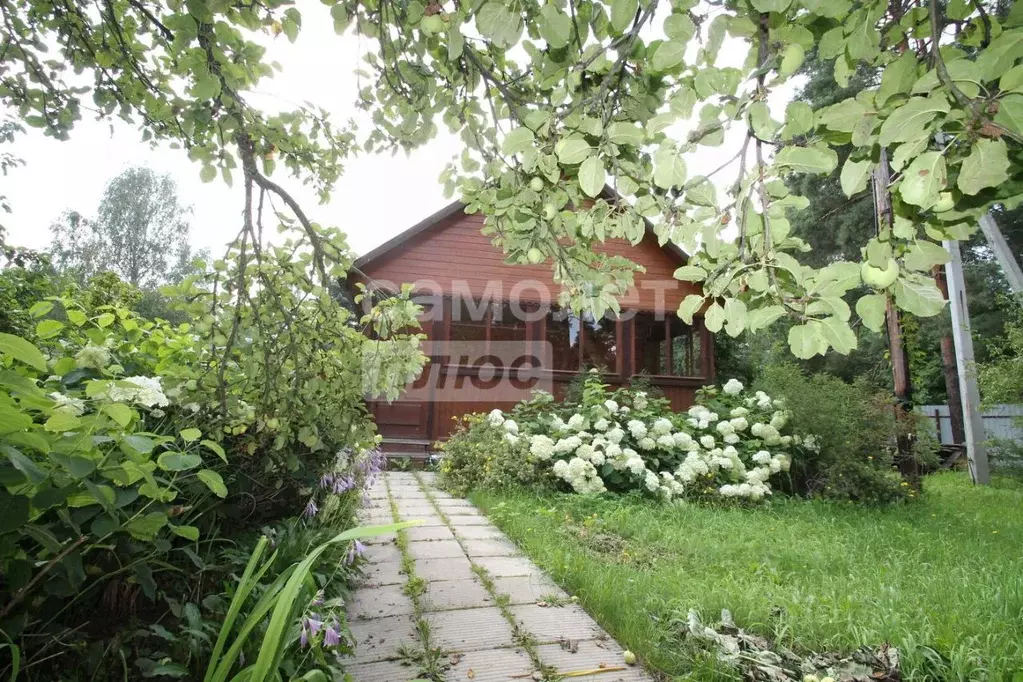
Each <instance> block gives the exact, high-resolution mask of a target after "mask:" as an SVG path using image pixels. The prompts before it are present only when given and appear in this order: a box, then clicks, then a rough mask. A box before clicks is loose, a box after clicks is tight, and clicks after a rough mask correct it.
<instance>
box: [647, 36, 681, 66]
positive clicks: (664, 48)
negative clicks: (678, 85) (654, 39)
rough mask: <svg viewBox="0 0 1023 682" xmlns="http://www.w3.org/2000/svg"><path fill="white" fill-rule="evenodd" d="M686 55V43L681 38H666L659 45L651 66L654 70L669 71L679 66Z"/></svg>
mask: <svg viewBox="0 0 1023 682" xmlns="http://www.w3.org/2000/svg"><path fill="white" fill-rule="evenodd" d="M685 55H686V43H684V42H682V41H681V40H666V41H664V42H663V43H661V44H660V45H658V46H657V49H656V50H655V51H654V56H653V58H651V60H650V67H651V68H652V69H653V70H654V71H667V70H668V69H670V68H672V67H674V66H678V65H679V64H681V63H682V60H683V59H684V58H685Z"/></svg>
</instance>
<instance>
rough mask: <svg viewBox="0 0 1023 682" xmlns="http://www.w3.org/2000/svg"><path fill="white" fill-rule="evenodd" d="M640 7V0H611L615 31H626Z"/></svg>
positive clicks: (612, 24) (612, 22) (612, 25)
mask: <svg viewBox="0 0 1023 682" xmlns="http://www.w3.org/2000/svg"><path fill="white" fill-rule="evenodd" d="M638 9H639V0H611V28H612V29H614V32H615V33H625V29H627V28H628V27H629V24H631V23H632V21H633V19H635V18H636V11H637V10H638Z"/></svg>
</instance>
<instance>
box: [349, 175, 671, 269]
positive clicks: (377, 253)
mask: <svg viewBox="0 0 1023 682" xmlns="http://www.w3.org/2000/svg"><path fill="white" fill-rule="evenodd" d="M600 196H601V198H603V199H606V200H608V201H612V202H617V201H619V200H621V195H619V194H618V192H616V191H615V190H614V189H613V188H611V187H609V186H608V185H604V189H603V190H602V191H601V193H600ZM464 211H465V204H464V203H462V202H461V201H453V202H451V203H450V204H448V205H447V206H445V207H444V208H442V209H440V210H439V211H437V212H436V213H434V214H432V215H430V216H427V217H426V218H424V219H423V220H421V221H419V222H418V223H416V224H415V225H413V226H412V227H410V228H408V229H407V230H405V231H404V232H400V233H399V234H397V235H395V236H394V237H392V238H390V239H388V240H387V241H386V242H384V243H383V244H381V245H380V246H378V247H376V248H375V249H372V250H370V251H368V252H366V253H365V254H363V255H361V256H359V257H358V258H357V259H356V260H355V268H356V269H358V270H361V269H362V268H365V267H366V266H367V265H369V264H370V263H372V262H373V261H375V260H377V259H379V258H380V257H381V256H384V255H386V254H388V253H390V252H391V251H393V250H394V249H397V248H399V247H400V246H402V245H403V244H405V243H406V242H408V241H409V240H411V239H413V238H415V237H416V236H418V235H420V234H422V233H423V232H426V231H428V230H430V229H431V228H433V227H435V226H436V225H439V224H440V223H442V222H443V221H444V220H445V219H446V218H450V217H451V216H453V215H457V214H459V213H462V212H464ZM643 222H644V223H645V224H646V232H647V234H648V235H650V236H652V237H654V239H657V235H656V233H655V232H654V226H653V223H651V222H650V221H649V220H647V219H646V218H644V219H643ZM661 248H662V249H664V250H665V251H667V252H668V253H670V254H671V255H672V256H674V257H676V258H678V259H679V260H681V261H683V262H686V261H688V260H689V256H688V255H686V252H685V251H683V250H682V249H680V248H679V247H678V246H676V245H675V244H672V243H671V242H668V243H667V244H664V245H663V246H661Z"/></svg>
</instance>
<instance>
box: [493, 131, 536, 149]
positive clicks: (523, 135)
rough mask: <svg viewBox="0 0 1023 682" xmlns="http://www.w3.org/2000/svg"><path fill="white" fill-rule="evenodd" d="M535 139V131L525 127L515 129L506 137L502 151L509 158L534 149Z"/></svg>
mask: <svg viewBox="0 0 1023 682" xmlns="http://www.w3.org/2000/svg"><path fill="white" fill-rule="evenodd" d="M534 139H535V138H534V135H533V131H532V130H530V129H529V128H527V127H525V126H521V127H518V128H515V129H514V130H512V131H511V132H510V133H508V134H507V135H506V136H505V138H504V142H503V143H502V145H501V149H502V150H503V151H504V153H505V154H508V155H509V156H510V155H512V154H520V153H522V152H524V151H526V150H527V149H531V148H532V147H533V140H534Z"/></svg>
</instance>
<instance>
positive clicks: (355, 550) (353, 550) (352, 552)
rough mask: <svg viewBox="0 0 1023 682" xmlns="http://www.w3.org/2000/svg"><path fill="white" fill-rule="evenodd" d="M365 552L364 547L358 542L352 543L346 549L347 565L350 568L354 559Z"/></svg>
mask: <svg viewBox="0 0 1023 682" xmlns="http://www.w3.org/2000/svg"><path fill="white" fill-rule="evenodd" d="M365 551H366V545H364V544H362V543H361V542H359V541H358V540H354V541H352V546H351V547H350V548H349V549H348V565H349V566H351V565H352V564H354V563H355V559H356V558H358V557H360V556H362V553H363V552H365Z"/></svg>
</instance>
